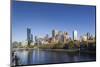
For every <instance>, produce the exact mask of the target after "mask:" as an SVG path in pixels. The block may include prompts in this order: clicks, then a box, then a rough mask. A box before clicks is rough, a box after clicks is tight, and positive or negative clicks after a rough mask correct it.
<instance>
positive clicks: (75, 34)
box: [73, 30, 78, 40]
mask: <svg viewBox="0 0 100 67" xmlns="http://www.w3.org/2000/svg"><path fill="white" fill-rule="evenodd" d="M77 39H78V38H77V31H76V30H74V31H73V40H77Z"/></svg>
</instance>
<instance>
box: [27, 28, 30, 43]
mask: <svg viewBox="0 0 100 67" xmlns="http://www.w3.org/2000/svg"><path fill="white" fill-rule="evenodd" d="M27 41H28V45H30V42H31V29H30V28H27Z"/></svg>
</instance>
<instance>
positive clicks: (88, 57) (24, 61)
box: [17, 49, 96, 65]
mask: <svg viewBox="0 0 100 67" xmlns="http://www.w3.org/2000/svg"><path fill="white" fill-rule="evenodd" d="M17 56H18V57H19V58H20V59H19V61H20V64H18V65H30V64H49V63H64V62H68V63H69V62H78V61H80V62H81V61H95V60H96V56H95V54H87V53H80V52H74V53H73V52H72V53H71V52H66V51H64V50H63V49H62V50H60V51H57V50H46V51H45V50H39V49H35V50H33V49H32V50H31V49H30V50H18V51H17Z"/></svg>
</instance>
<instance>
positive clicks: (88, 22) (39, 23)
mask: <svg viewBox="0 0 100 67" xmlns="http://www.w3.org/2000/svg"><path fill="white" fill-rule="evenodd" d="M95 11H96V10H95V6H80V5H68V4H66V5H64V4H47V3H36V2H20V1H14V2H13V3H12V40H13V41H22V40H26V38H27V30H26V29H27V27H29V28H31V31H32V34H33V37H34V36H36V35H37V36H45V35H46V34H49V35H50V36H51V31H52V29H56V30H58V31H59V30H60V31H66V32H68V33H69V35H70V37H72V32H73V30H77V31H78V37H79V36H81V35H83V34H85V33H87V32H90V33H91V34H93V35H95Z"/></svg>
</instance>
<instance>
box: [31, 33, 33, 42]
mask: <svg viewBox="0 0 100 67" xmlns="http://www.w3.org/2000/svg"><path fill="white" fill-rule="evenodd" d="M31 42H33V34H31Z"/></svg>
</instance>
